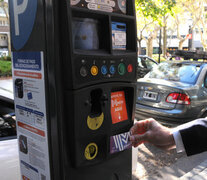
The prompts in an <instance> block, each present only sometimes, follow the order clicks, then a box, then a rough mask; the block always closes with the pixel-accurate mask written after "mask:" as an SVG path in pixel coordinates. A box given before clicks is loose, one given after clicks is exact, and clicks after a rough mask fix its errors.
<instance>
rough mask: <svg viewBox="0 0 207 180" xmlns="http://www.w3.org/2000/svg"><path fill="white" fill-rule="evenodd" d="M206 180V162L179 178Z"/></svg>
mask: <svg viewBox="0 0 207 180" xmlns="http://www.w3.org/2000/svg"><path fill="white" fill-rule="evenodd" d="M206 178H207V160H205V161H204V162H202V163H201V164H199V165H198V166H196V167H195V168H193V169H192V171H190V172H188V173H187V174H185V175H184V176H182V177H181V178H180V180H191V179H192V180H205V179H206Z"/></svg>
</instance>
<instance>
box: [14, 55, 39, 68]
mask: <svg viewBox="0 0 207 180" xmlns="http://www.w3.org/2000/svg"><path fill="white" fill-rule="evenodd" d="M12 55H13V67H14V69H23V70H34V71H41V69H42V66H41V53H40V52H13V54H12Z"/></svg>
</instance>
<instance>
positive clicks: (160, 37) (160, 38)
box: [158, 29, 162, 63]
mask: <svg viewBox="0 0 207 180" xmlns="http://www.w3.org/2000/svg"><path fill="white" fill-rule="evenodd" d="M161 40H162V29H160V36H159V58H158V63H160V55H161V51H162V50H161Z"/></svg>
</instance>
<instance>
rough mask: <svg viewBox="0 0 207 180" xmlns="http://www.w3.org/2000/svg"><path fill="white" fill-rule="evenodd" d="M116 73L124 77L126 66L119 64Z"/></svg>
mask: <svg viewBox="0 0 207 180" xmlns="http://www.w3.org/2000/svg"><path fill="white" fill-rule="evenodd" d="M118 71H119V74H120V75H124V74H125V73H126V66H125V64H123V63H121V64H119V66H118Z"/></svg>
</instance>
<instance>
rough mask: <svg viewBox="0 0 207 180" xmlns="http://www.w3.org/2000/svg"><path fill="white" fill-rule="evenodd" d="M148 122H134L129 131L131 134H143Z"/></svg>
mask: <svg viewBox="0 0 207 180" xmlns="http://www.w3.org/2000/svg"><path fill="white" fill-rule="evenodd" d="M148 122H149V121H148V120H141V121H138V122H136V123H135V124H134V126H132V128H131V129H130V132H131V134H137V133H138V134H142V133H144V132H145V131H146V129H147V123H148Z"/></svg>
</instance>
